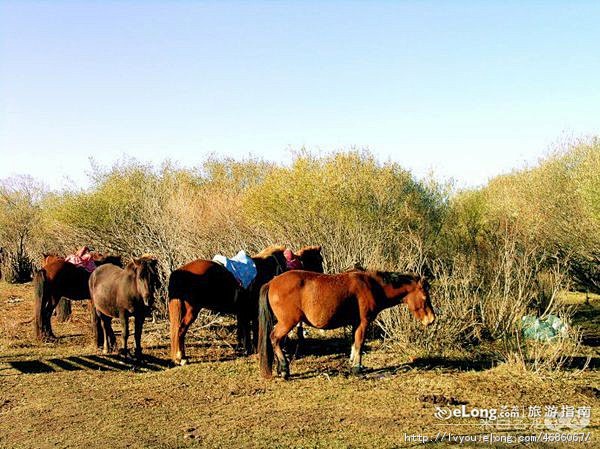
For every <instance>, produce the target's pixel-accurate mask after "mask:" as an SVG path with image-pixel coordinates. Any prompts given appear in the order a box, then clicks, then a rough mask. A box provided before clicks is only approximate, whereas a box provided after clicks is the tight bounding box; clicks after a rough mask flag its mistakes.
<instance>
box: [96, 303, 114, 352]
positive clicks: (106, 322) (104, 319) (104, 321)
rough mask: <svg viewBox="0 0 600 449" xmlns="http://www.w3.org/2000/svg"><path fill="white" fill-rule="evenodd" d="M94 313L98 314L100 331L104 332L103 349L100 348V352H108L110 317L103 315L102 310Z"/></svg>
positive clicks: (110, 331) (109, 348)
mask: <svg viewBox="0 0 600 449" xmlns="http://www.w3.org/2000/svg"><path fill="white" fill-rule="evenodd" d="M96 314H97V315H98V318H99V319H100V324H101V326H102V333H103V334H104V344H103V349H102V353H103V354H108V353H110V351H111V349H112V348H111V347H110V343H109V342H110V334H111V333H112V328H111V325H110V320H111V318H110V317H109V316H106V315H104V314H103V313H102V312H98V311H97V312H96Z"/></svg>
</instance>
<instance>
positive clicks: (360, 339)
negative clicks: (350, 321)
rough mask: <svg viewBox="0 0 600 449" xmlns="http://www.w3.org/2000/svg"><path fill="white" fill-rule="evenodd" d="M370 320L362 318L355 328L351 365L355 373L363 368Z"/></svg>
mask: <svg viewBox="0 0 600 449" xmlns="http://www.w3.org/2000/svg"><path fill="white" fill-rule="evenodd" d="M368 326H369V322H368V321H366V320H362V321H361V322H360V323H359V324H358V326H355V328H354V344H353V345H352V349H351V351H350V366H351V368H352V373H353V374H358V373H360V371H361V369H362V363H361V362H362V347H363V344H364V342H365V335H366V333H367V327H368Z"/></svg>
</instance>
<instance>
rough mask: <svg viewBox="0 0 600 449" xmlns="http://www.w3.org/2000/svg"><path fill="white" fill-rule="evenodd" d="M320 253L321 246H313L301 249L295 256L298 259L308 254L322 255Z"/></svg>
mask: <svg viewBox="0 0 600 449" xmlns="http://www.w3.org/2000/svg"><path fill="white" fill-rule="evenodd" d="M320 252H321V246H320V245H313V246H304V247H302V248H300V249H299V250H298V252H297V253H295V254H296V256H298V257H302V256H303V255H304V254H306V253H320Z"/></svg>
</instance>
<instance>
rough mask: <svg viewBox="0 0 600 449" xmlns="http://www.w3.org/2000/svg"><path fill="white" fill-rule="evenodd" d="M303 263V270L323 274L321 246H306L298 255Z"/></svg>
mask: <svg viewBox="0 0 600 449" xmlns="http://www.w3.org/2000/svg"><path fill="white" fill-rule="evenodd" d="M296 256H298V258H299V259H300V261H301V262H302V269H303V270H306V271H314V272H316V273H323V271H324V269H323V256H322V255H321V247H320V246H305V247H304V248H302V249H301V250H300V251H298V254H296Z"/></svg>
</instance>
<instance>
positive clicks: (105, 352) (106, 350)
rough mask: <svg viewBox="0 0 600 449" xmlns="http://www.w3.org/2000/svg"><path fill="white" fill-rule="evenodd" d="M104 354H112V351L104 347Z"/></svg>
mask: <svg viewBox="0 0 600 449" xmlns="http://www.w3.org/2000/svg"><path fill="white" fill-rule="evenodd" d="M102 354H104V355H108V354H110V351H109V350H108V349H102Z"/></svg>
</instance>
